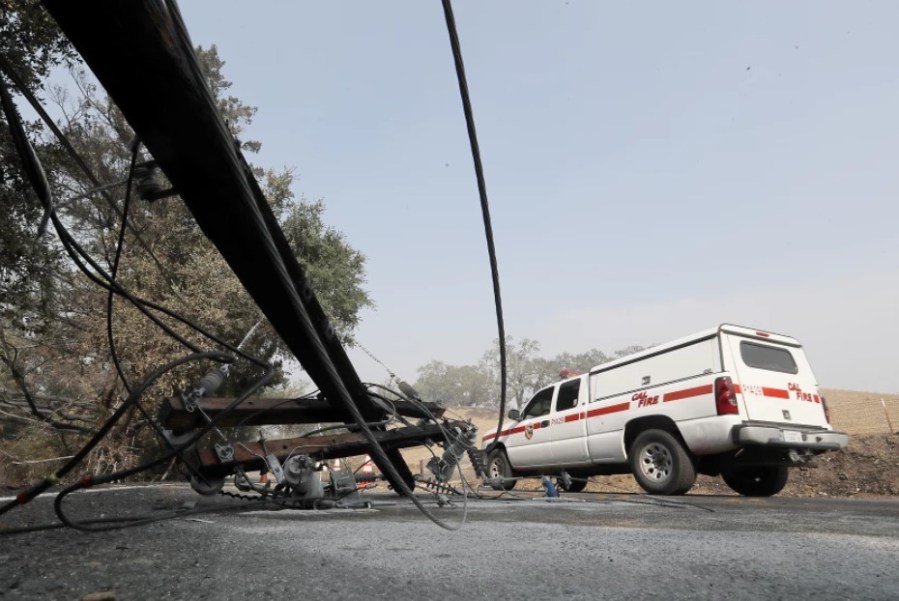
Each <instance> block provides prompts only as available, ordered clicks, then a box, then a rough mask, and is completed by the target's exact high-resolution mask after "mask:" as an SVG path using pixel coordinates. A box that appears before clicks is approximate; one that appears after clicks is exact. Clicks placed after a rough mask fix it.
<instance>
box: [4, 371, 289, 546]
mask: <svg viewBox="0 0 899 601" xmlns="http://www.w3.org/2000/svg"><path fill="white" fill-rule="evenodd" d="M203 355H209V356H211V357H212V358H215V357H216V356H218V358H219V360H221V358H224V359H225V360H223V361H222V362H224V363H230V362H231V359H232V358H231V357H229V356H228V355H224V354H220V353H199V354H195V355H188V356H187V357H185V358H182V359H179V360H178V361H174V362H172V363H169V364H167V366H166V367H169V366H177V365H180V364H181V363H185V362H187V361H189V360H192V359H199V358H204V357H203ZM170 369H171V367H170ZM156 373H160V375H161V373H164V368H160V369H159V370H157V372H154V374H156ZM273 374H274V369H272V368H271V366H268V368H267V369H266V372H265V373H264V374H263V375H262V377H261V378H259V379H258V380H257V381H256V382H255V383H254V384H253V385H252V386H251V387H250V388H248V389H247V390H246V391H245V392H244V393H243V394H242V395H240V396H239V397H237V398H236V399H235V400H234V401H232V402H231V403H230V404H229V405H228V406H227V407H225V409H223V410H222V412H221V413H219V414H218V415H216V416H215V417H214V418H213V419H212V420H211V421H210V422H209V423H208V424H205V425H204V426H203V427H201V428H199V429H197V430H196V431H195V432H194V433H193V434H192V435H191V436H190V437H189V438H188V439H187V440H186V441H184V442H183V443H181V444H180V445H178V446H177V447H175V448H173V449H172V450H170V451H169V452H168V453H166V454H164V455H162V456H160V457H157V458H156V459H151V460H150V461H146V462H144V463H142V464H141V465H138V466H135V467H132V468H128V469H124V470H120V471H118V472H115V473H112V474H106V475H104V476H99V477H94V476H91V475H86V476H85V477H83V478H82V479H81V480H80V481H78V482H76V483H75V484H73V485H71V486H68V487H67V488H64V489H63V490H62V491H60V492H59V494H57V495H56V498H55V499H54V501H53V508H54V510H55V511H56V515H57V517H59V519H60V521H62V522H63V523H64V524H66V525H67V526H70V527H72V528H75V529H77V530H91V531H97V530H108V529H109V528H101V529H96V528H85V527H83V526H82V525H81V524H79V523H78V522H75V521H74V520H71V519H69V518H68V516H66V515H65V512H64V511H63V509H62V502H63V501H64V500H65V498H66V497H67V496H68V495H70V494H71V493H73V492H74V491H76V490H81V489H85V488H91V487H92V486H96V485H98V484H106V483H109V482H114V481H116V480H123V479H125V478H128V477H129V476H132V475H134V474H137V473H140V472H143V471H146V470H148V469H150V468H153V467H155V466H157V465H160V464H162V463H165V462H166V461H168V460H170V459H172V458H173V457H176V456H179V455H181V453H183V452H184V451H186V450H187V449H189V448H190V447H192V446H193V445H194V444H195V443H196V442H197V441H198V440H200V439H201V438H202V437H203V436H205V435H206V434H207V433H208V432H210V431H212V429H213V428H214V427H215V426H216V425H217V422H218V421H219V420H220V419H222V418H224V417H225V416H226V415H228V414H229V413H230V412H231V411H233V410H234V408H235V407H237V406H238V405H240V404H241V403H243V402H244V401H245V400H246V399H247V398H249V397H250V396H251V395H252V394H253V393H255V392H256V391H257V390H258V389H259V388H261V387H262V386H264V385H265V384H267V383H268V382H269V380H271V378H272V375H273ZM158 377H159V376H156V378H158ZM154 381H155V379H154ZM145 383H146V381H145ZM150 383H152V382H150ZM146 387H147V386H145V385H144V384H142V385H141V387H140V389H139V392H140V394H142V393H143V389H145V388H146ZM140 394H138V398H139V396H140ZM0 514H2V511H0ZM152 521H158V520H152ZM147 523H149V522H147Z"/></svg>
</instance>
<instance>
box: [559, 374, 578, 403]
mask: <svg viewBox="0 0 899 601" xmlns="http://www.w3.org/2000/svg"><path fill="white" fill-rule="evenodd" d="M580 389H581V381H580V380H579V379H578V380H571V381H570V382H565V383H564V384H562V385H561V386H559V397H558V398H557V399H556V411H565V410H566V409H571V408H572V407H574V406H576V405H577V398H578V392H579V391H580Z"/></svg>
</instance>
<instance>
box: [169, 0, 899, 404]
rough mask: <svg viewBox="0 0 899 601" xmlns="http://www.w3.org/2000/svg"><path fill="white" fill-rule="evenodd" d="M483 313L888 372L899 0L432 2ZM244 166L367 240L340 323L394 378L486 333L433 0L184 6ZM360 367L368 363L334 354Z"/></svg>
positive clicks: (893, 304) (895, 245) (547, 345)
mask: <svg viewBox="0 0 899 601" xmlns="http://www.w3.org/2000/svg"><path fill="white" fill-rule="evenodd" d="M454 5H455V12H456V20H457V24H458V27H459V35H460V38H461V42H462V51H463V56H464V59H465V64H466V69H467V74H468V78H469V84H470V87H471V94H472V102H473V105H474V114H475V119H476V123H477V127H478V133H479V137H480V142H481V150H482V154H483V159H484V166H485V169H486V179H487V188H488V193H489V197H490V204H491V211H492V215H493V226H494V231H495V235H496V244H497V251H498V255H499V267H500V277H501V283H502V292H503V300H504V305H505V312H506V328H507V332H508V333H509V334H510V335H512V336H514V337H515V338H516V339H520V338H523V337H528V338H533V339H536V340H538V341H539V342H540V343H541V347H542V354H544V355H546V356H549V355H554V354H556V353H559V352H562V351H571V352H579V351H584V350H587V349H589V348H594V347H595V348H599V349H602V350H605V351H612V350H614V349H617V348H622V347H625V346H628V345H631V344H640V345H648V344H652V343H658V342H665V341H667V340H669V339H673V338H677V337H680V336H683V335H686V334H689V333H691V332H694V331H697V330H701V329H705V328H708V327H712V326H715V325H717V324H719V323H721V322H731V323H737V324H743V325H749V326H752V327H758V328H763V329H768V330H772V331H776V332H782V333H785V334H790V335H793V336H795V337H797V338H799V340H800V341H802V342H803V343H804V344H805V347H806V352H807V353H808V355H809V357H810V359H811V361H812V366H813V367H814V368H815V371H816V374H817V376H818V381H819V383H820V384H821V385H822V386H825V387H836V388H851V389H858V390H871V391H880V392H896V391H899V352H897V350H896V349H897V340H899V317H897V308H899V279H897V277H896V276H897V273H899V234H897V220H899V209H897V202H896V196H897V192H899V169H897V168H896V166H895V165H896V161H897V157H899V36H897V35H896V23H897V22H899V3H895V2H891V1H886V2H825V1H814V2H811V1H810V2H799V1H794V2H781V1H772V2H762V1H753V2H740V3H738V2H712V1H709V2H703V3H691V2H640V3H618V2H616V3H612V2H600V1H587V0H568V1H565V0H559V1H542V2H537V1H522V0H514V1H513V0H506V1H499V0H495V1H487V0H480V1H475V0H456V2H455V3H454ZM181 8H182V11H183V13H184V17H185V21H186V23H187V26H188V29H189V30H190V32H191V35H192V37H193V40H194V42H195V43H197V44H202V45H204V46H208V45H210V44H213V43H214V44H216V45H217V46H218V48H219V53H220V55H221V57H222V58H223V59H224V60H225V61H226V65H225V69H224V72H225V75H226V76H227V77H228V78H229V79H230V80H231V81H233V83H234V86H233V88H232V91H233V93H234V94H235V95H236V96H238V97H240V98H241V99H242V100H243V101H245V102H246V103H248V104H251V105H255V106H257V107H259V112H258V115H257V117H256V119H255V121H254V123H253V125H252V126H251V127H250V128H249V129H248V131H247V134H246V137H247V138H253V139H257V140H260V141H261V142H262V143H263V149H262V153H261V154H260V156H258V157H256V158H255V159H254V161H255V162H257V163H259V164H261V165H264V166H272V167H277V166H289V167H293V168H295V169H296V174H297V176H298V177H297V181H296V185H295V189H296V192H297V194H298V195H300V194H302V195H305V196H306V197H308V198H323V199H324V201H325V203H326V206H327V213H326V219H327V221H328V222H329V223H330V224H331V225H333V226H334V227H336V228H338V229H340V230H341V231H343V232H344V233H345V235H346V237H347V239H348V240H349V241H350V243H351V244H352V245H353V246H355V247H356V248H358V249H359V250H360V251H362V252H363V253H365V255H366V256H367V257H368V290H369V291H370V292H371V294H372V296H373V298H374V299H375V301H376V303H377V309H376V310H374V311H367V312H366V313H365V314H364V316H363V323H362V326H361V327H360V329H359V332H358V337H359V340H360V341H361V342H362V344H364V345H365V346H366V347H368V348H369V349H370V350H371V351H372V352H373V353H374V354H375V355H377V356H378V357H379V358H380V359H381V360H382V361H383V362H385V363H386V364H387V365H388V366H390V367H391V369H392V370H394V371H395V372H397V373H398V374H399V375H401V376H402V377H404V378H405V379H408V380H410V381H414V380H415V378H416V368H417V367H419V366H420V365H423V364H424V363H427V362H428V361H430V360H432V359H440V360H443V361H446V362H448V363H453V364H465V363H474V362H475V361H477V359H478V358H479V357H480V356H481V354H482V353H483V352H484V351H485V350H486V349H487V348H488V347H489V346H490V344H491V341H492V340H493V339H495V338H496V335H497V334H496V326H495V319H494V310H493V304H492V302H493V296H492V289H491V284H490V271H489V265H488V262H487V254H486V245H485V242H484V234H483V225H482V222H481V217H480V209H479V205H478V197H477V187H476V183H475V178H474V170H473V168H472V162H471V158H470V154H469V149H468V140H467V137H466V132H465V122H464V117H463V114H462V109H461V104H460V101H459V93H458V87H457V84H456V80H455V74H454V71H453V62H452V56H451V53H450V48H449V42H448V39H447V34H446V31H445V24H444V20H443V13H442V9H441V6H440V2H439V1H438V0H431V1H426V0H406V1H402V2H401V1H394V2H388V1H384V2H371V1H345V2H340V1H332V2H320V1H319V2H308V1H291V2H286V1H281V2H275V1H269V2H258V3H247V2H243V1H236V0H228V1H223V0H214V1H213V0H182V1H181ZM351 357H352V358H353V360H354V362H355V364H356V366H357V369H358V370H359V372H360V374H361V375H362V376H363V378H364V379H368V380H375V381H383V380H384V379H385V377H386V373H385V372H384V370H383V368H381V367H380V366H378V365H377V364H375V363H374V362H373V361H371V360H370V359H369V358H368V357H366V356H365V355H364V354H362V353H360V352H358V351H352V352H351Z"/></svg>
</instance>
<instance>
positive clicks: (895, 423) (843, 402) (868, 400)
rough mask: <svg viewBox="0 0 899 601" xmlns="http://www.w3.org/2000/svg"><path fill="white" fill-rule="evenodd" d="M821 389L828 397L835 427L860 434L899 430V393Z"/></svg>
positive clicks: (889, 432) (831, 418)
mask: <svg viewBox="0 0 899 601" xmlns="http://www.w3.org/2000/svg"><path fill="white" fill-rule="evenodd" d="M821 392H822V393H823V394H824V398H826V399H827V406H828V408H829V409H830V424H831V425H832V426H833V428H834V430H842V431H843V432H847V433H849V434H856V435H858V434H892V433H894V432H896V431H899V394H881V393H879V392H855V391H851V390H822V391H821ZM881 399H883V403H882V404H881ZM888 416H889V419H887V417H888ZM890 423H892V429H891V428H890Z"/></svg>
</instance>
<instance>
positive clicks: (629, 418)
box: [483, 325, 848, 496]
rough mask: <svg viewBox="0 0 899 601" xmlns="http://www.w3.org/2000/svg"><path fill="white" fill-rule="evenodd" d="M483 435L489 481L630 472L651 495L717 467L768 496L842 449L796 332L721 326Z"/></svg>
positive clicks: (601, 375) (572, 487)
mask: <svg viewBox="0 0 899 601" xmlns="http://www.w3.org/2000/svg"><path fill="white" fill-rule="evenodd" d="M508 417H509V420H510V421H507V422H504V423H503V426H502V428H501V430H500V432H499V434H498V435H497V432H496V428H494V429H492V430H489V431H487V433H485V434H484V438H483V445H484V448H485V450H486V451H487V452H488V454H487V472H488V477H489V479H490V481H491V483H492V484H493V486H494V487H495V488H498V489H506V490H509V489H511V488H512V487H513V486H514V485H515V482H516V477H518V476H528V475H549V474H566V475H568V476H571V477H573V479H571V478H563V479H561V480H560V482H564V483H565V484H564V488H566V489H567V490H569V491H578V490H582V489H583V488H584V486H585V485H586V478H587V477H589V476H594V475H601V474H625V473H629V472H630V473H632V474H633V475H634V478H635V479H636V480H637V482H638V483H639V485H640V486H641V487H642V488H643V489H644V490H645V491H646V492H648V493H651V494H667V495H673V494H684V493H686V492H687V491H688V490H689V489H690V488H691V487H692V486H693V483H694V482H695V480H696V474H697V473H701V474H709V475H712V476H715V475H718V474H720V475H721V476H722V477H723V479H724V481H725V483H727V485H728V486H729V487H730V488H732V489H733V490H734V491H736V492H738V493H740V494H743V495H747V496H770V495H774V494H777V493H778V492H780V491H781V489H783V487H784V486H785V485H786V483H787V476H788V472H787V468H788V467H791V466H798V465H806V464H809V462H810V460H811V459H812V458H813V457H814V456H815V455H817V454H820V453H823V452H825V451H831V450H837V449H841V448H844V447H845V446H846V444H847V442H848V438H847V436H846V434H845V433H843V432H836V431H834V430H833V429H832V428H831V427H830V423H829V418H828V415H827V405H826V403H825V401H824V398H823V397H822V396H821V393H820V392H819V390H818V384H817V382H816V380H815V376H814V375H813V374H812V370H811V367H810V366H809V363H808V360H807V359H806V357H805V353H804V352H803V350H802V346H801V345H800V344H799V342H797V341H796V340H795V339H793V338H790V337H788V336H782V335H779V334H773V333H770V332H763V331H760V330H756V329H753V328H745V327H739V326H733V325H722V326H720V327H718V328H715V329H711V330H707V331H704V332H700V333H698V334H694V335H692V336H688V337H686V338H682V339H680V340H675V341H674V342H670V343H668V344H663V345H661V346H657V347H654V348H651V349H648V350H645V351H641V352H639V353H636V354H634V355H631V356H628V357H623V358H621V359H617V360H615V361H611V362H609V363H604V364H602V365H597V366H596V367H594V368H593V369H591V370H590V372H589V373H586V374H582V375H578V376H576V377H572V378H568V379H565V380H562V381H560V382H557V383H555V384H553V385H552V386H549V387H547V388H544V389H543V390H540V391H539V392H537V394H535V395H534V397H533V398H532V399H531V400H530V402H528V403H527V405H525V407H524V409H523V410H522V411H518V410H514V409H513V410H511V411H509V415H508Z"/></svg>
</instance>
